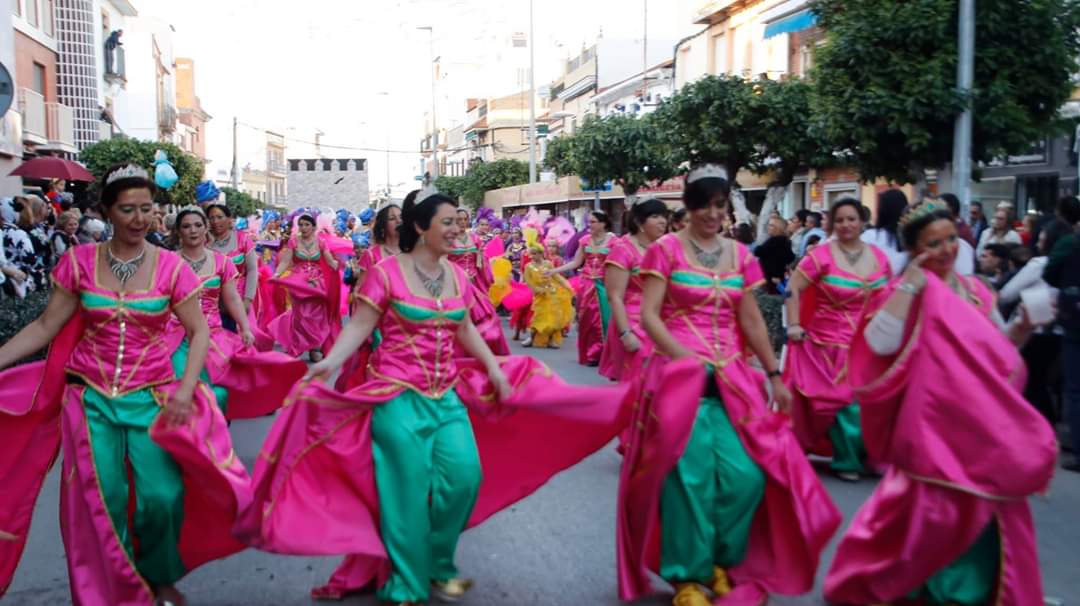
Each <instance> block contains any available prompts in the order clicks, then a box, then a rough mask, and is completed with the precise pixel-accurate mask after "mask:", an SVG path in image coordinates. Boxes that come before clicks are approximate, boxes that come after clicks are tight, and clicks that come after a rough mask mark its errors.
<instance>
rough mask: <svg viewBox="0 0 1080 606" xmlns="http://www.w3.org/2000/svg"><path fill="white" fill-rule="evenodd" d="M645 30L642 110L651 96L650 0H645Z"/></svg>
mask: <svg viewBox="0 0 1080 606" xmlns="http://www.w3.org/2000/svg"><path fill="white" fill-rule="evenodd" d="M642 4H643V5H644V10H643V11H642V12H643V13H644V14H643V15H642V18H643V19H644V29H642V36H641V109H642V111H643V112H644V110H645V98H646V97H648V96H649V0H643V1H642Z"/></svg>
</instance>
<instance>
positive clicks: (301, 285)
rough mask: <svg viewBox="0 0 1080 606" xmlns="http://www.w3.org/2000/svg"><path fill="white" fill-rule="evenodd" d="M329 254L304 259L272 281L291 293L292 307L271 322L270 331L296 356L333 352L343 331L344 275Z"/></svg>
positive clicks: (294, 252) (296, 260) (295, 262)
mask: <svg viewBox="0 0 1080 606" xmlns="http://www.w3.org/2000/svg"><path fill="white" fill-rule="evenodd" d="M326 254H327V253H325V252H323V254H320V255H319V258H318V260H316V261H310V260H305V259H302V258H300V257H299V256H298V255H297V253H296V250H294V251H293V255H294V256H293V266H292V268H291V269H290V271H288V272H286V275H284V276H281V277H278V278H272V279H271V280H270V282H271V283H272V284H274V285H275V286H278V287H280V288H281V289H283V290H284V291H285V292H286V293H288V298H289V301H290V302H291V307H290V308H289V309H287V310H286V311H284V312H283V313H282V314H281V315H280V316H278V317H277V318H275V319H274V320H273V321H271V322H270V325H269V326H268V331H269V333H270V334H271V335H272V336H273V338H274V340H275V341H276V342H277V343H278V344H280V345H281V346H282V348H284V350H285V352H286V353H288V354H289V355H292V356H299V355H301V354H303V353H304V352H306V351H309V350H312V349H321V350H322V351H323V352H324V353H326V352H329V351H330V349H331V348H332V347H333V345H334V341H335V340H337V336H338V334H340V333H341V309H340V304H339V303H340V301H341V274H340V272H338V271H337V270H334V269H333V268H331V267H330V264H329V263H327V261H326Z"/></svg>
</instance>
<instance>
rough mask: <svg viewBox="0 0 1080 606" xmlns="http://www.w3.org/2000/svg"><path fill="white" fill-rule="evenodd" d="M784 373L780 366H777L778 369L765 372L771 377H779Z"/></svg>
mask: <svg viewBox="0 0 1080 606" xmlns="http://www.w3.org/2000/svg"><path fill="white" fill-rule="evenodd" d="M783 374H784V373H783V372H781V371H780V369H779V368H777V369H776V370H771V371H769V372H767V373H765V376H766V377H768V378H770V379H771V378H773V377H779V376H781V375H783Z"/></svg>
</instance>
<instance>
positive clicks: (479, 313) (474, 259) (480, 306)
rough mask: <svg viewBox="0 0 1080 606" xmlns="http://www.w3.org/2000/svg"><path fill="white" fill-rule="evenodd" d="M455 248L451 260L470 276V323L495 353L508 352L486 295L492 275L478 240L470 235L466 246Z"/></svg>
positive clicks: (496, 316) (508, 348) (505, 353)
mask: <svg viewBox="0 0 1080 606" xmlns="http://www.w3.org/2000/svg"><path fill="white" fill-rule="evenodd" d="M457 246H459V248H455V249H454V250H452V251H451V252H450V254H449V255H447V258H448V259H449V260H450V262H451V263H453V264H454V265H457V266H458V267H460V268H461V269H462V270H463V271H464V272H465V275H466V276H468V278H469V294H468V301H469V317H470V318H472V322H473V325H474V326H476V329H477V330H478V331H480V336H482V337H483V338H484V342H485V343H487V345H488V347H489V348H491V351H492V353H494V354H495V355H497V356H507V355H510V346H509V345H508V344H507V343H506V335H504V334H503V330H502V322H500V321H499V316H498V314H496V313H495V306H494V305H492V304H491V298H490V297H489V296H488V288H489V287H490V286H491V274H490V270H489V269H488V268H487V264H486V263H485V262H484V253H483V252H482V251H481V250H480V242H479V240H478V239H476V238H475V237H473V236H469V246H465V247H461V245H460V243H459V244H457Z"/></svg>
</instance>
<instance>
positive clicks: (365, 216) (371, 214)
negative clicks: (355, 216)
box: [360, 208, 375, 225]
mask: <svg viewBox="0 0 1080 606" xmlns="http://www.w3.org/2000/svg"><path fill="white" fill-rule="evenodd" d="M374 218H375V211H373V210H371V209H370V208H365V209H364V210H362V211H360V223H361V224H362V225H367V224H368V223H371V220H372V219H374Z"/></svg>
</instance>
